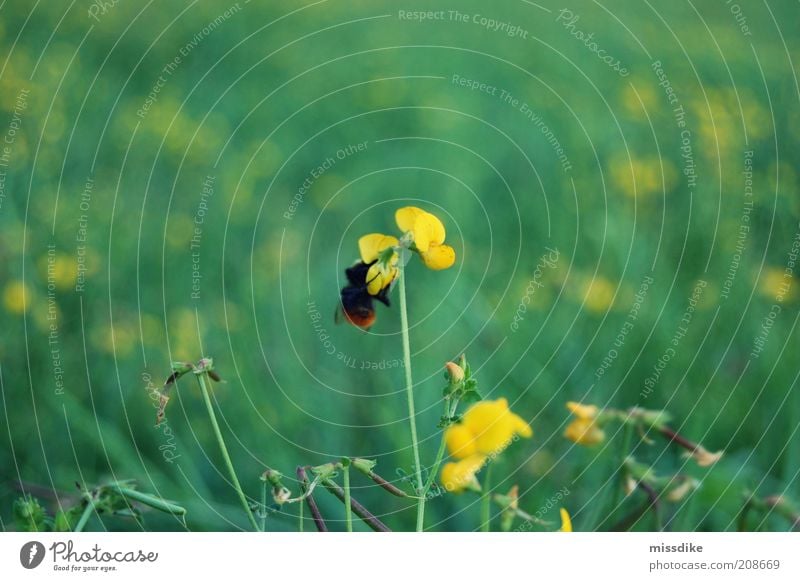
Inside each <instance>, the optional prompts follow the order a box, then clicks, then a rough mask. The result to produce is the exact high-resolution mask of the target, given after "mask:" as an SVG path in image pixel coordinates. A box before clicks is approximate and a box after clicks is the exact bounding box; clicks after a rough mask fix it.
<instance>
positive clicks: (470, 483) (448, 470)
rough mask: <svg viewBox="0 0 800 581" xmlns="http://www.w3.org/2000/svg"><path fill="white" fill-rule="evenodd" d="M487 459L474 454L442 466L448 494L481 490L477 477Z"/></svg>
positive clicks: (444, 483) (444, 484)
mask: <svg viewBox="0 0 800 581" xmlns="http://www.w3.org/2000/svg"><path fill="white" fill-rule="evenodd" d="M485 462H486V457H485V456H481V455H480V454H473V455H472V456H469V457H467V458H464V459H463V460H459V461H458V462H448V463H447V464H445V465H444V466H442V486H444V488H445V490H447V491H448V492H454V493H456V494H459V493H461V492H464V491H465V490H480V485H479V484H478V479H477V478H475V475H476V474H477V473H478V472H479V471H480V469H481V468H483V465H484V463H485Z"/></svg>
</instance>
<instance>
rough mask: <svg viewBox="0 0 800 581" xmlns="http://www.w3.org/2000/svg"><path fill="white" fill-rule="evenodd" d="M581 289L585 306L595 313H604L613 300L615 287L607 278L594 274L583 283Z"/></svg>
mask: <svg viewBox="0 0 800 581" xmlns="http://www.w3.org/2000/svg"><path fill="white" fill-rule="evenodd" d="M583 291H584V294H583V299H584V305H585V306H586V308H587V309H588V310H590V311H593V312H595V313H604V312H605V311H607V310H608V309H609V308H610V307H611V304H612V303H613V302H614V293H615V292H616V289H615V288H614V284H613V283H612V282H611V281H609V280H608V279H607V278H603V277H602V276H596V277H594V278H593V279H591V280H590V281H588V282H587V283H586V284H585V286H584V289H583Z"/></svg>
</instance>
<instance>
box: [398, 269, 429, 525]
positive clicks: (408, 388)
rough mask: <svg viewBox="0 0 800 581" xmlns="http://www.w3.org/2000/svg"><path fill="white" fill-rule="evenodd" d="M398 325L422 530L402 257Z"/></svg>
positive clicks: (422, 505)
mask: <svg viewBox="0 0 800 581" xmlns="http://www.w3.org/2000/svg"><path fill="white" fill-rule="evenodd" d="M398 270H399V271H400V272H399V274H400V285H399V286H400V288H399V291H400V327H401V331H402V335H403V364H404V367H405V376H406V396H407V399H408V419H409V423H410V424H411V447H412V449H413V451H414V472H415V474H416V481H417V486H416V488H417V494H419V495H420V496H419V498H418V500H417V532H421V531H422V522H423V520H424V519H425V495H424V494H420V493H421V492H422V490H423V484H422V463H421V462H420V459H419V440H418V439H417V418H416V410H415V409H414V382H413V379H412V376H411V342H410V340H409V336H408V305H407V304H406V273H405V267H404V266H403V261H402V257H401V260H400V266H399V267H398Z"/></svg>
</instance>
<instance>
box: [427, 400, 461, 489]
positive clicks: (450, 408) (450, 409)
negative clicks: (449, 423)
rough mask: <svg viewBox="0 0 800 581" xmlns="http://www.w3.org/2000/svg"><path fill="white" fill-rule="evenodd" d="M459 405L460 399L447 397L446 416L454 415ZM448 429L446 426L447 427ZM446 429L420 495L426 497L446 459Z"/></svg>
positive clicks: (445, 401) (443, 431) (445, 403)
mask: <svg viewBox="0 0 800 581" xmlns="http://www.w3.org/2000/svg"><path fill="white" fill-rule="evenodd" d="M457 407H458V399H455V400H453V401H452V403H451V402H450V400H449V399H447V398H445V400H444V413H445V417H448V418H449V417H452V416H453V414H454V413H455V411H456V408H457ZM445 429H446V428H445ZM444 434H445V430H442V441H441V442H439V450H438V451H437V452H436V460H435V461H434V462H433V468H432V469H431V472H430V474H428V480H427V481H426V482H425V486H424V488H423V489H422V494H420V496H423V497H426V498H427V495H428V492H429V491H430V489H431V486H433V482H434V481H435V480H436V474H437V473H438V472H439V466H441V464H442V460H443V459H444V450H445V447H446V440H445V437H444Z"/></svg>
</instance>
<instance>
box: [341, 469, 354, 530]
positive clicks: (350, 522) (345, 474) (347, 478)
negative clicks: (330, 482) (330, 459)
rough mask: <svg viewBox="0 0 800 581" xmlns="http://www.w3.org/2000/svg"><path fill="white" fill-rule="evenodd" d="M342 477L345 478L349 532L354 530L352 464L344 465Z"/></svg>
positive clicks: (345, 517)
mask: <svg viewBox="0 0 800 581" xmlns="http://www.w3.org/2000/svg"><path fill="white" fill-rule="evenodd" d="M342 477H343V478H344V519H345V522H346V525H347V532H348V533H352V532H353V508H352V507H351V506H350V466H343V467H342Z"/></svg>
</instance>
